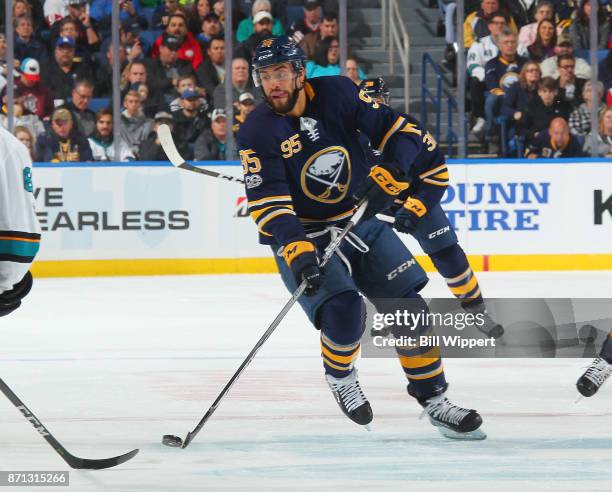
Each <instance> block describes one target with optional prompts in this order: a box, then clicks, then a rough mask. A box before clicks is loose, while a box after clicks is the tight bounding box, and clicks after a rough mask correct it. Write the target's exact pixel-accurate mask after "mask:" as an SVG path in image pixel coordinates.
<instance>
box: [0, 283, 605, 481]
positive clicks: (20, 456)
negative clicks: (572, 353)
mask: <svg viewBox="0 0 612 492" xmlns="http://www.w3.org/2000/svg"><path fill="white" fill-rule="evenodd" d="M431 278H432V280H431V282H430V284H429V285H428V286H427V288H426V291H425V295H428V296H445V297H446V296H448V295H449V294H448V291H447V289H446V287H445V285H444V284H443V282H442V280H441V278H440V277H439V276H437V275H431ZM479 279H480V283H481V286H482V288H483V291H484V292H485V293H486V294H487V296H489V297H495V296H499V297H503V296H507V297H511V296H515V297H521V296H534V297H555V296H556V297H571V296H577V293H579V294H580V295H582V296H594V297H609V296H610V293H611V292H612V289H611V286H612V272H592V273H587V272H585V273H569V272H559V273H481V274H479ZM287 297H288V294H287V292H286V291H285V289H284V287H283V286H282V284H281V282H280V279H279V278H278V277H277V276H276V275H235V276H184V277H132V278H95V279H41V280H38V281H37V282H36V285H35V288H34V290H33V292H32V294H31V296H30V297H28V298H27V299H26V300H25V302H24V306H23V308H22V309H20V310H18V311H17V312H15V313H14V315H12V316H10V317H7V318H3V319H2V320H0V346H1V348H2V350H1V354H0V374H1V376H2V378H3V379H4V380H5V381H6V382H7V383H8V384H9V385H10V386H11V387H12V388H13V389H14V390H15V392H16V393H17V394H18V395H19V396H20V397H21V398H22V399H23V400H24V401H25V403H26V404H27V405H28V406H29V407H30V408H31V410H32V411H33V412H34V413H35V414H36V415H37V416H38V417H39V418H40V419H41V420H42V422H43V423H44V424H45V425H46V426H47V427H48V428H49V430H50V431H51V432H52V433H53V434H54V435H55V436H56V437H57V438H58V439H59V440H60V442H62V443H63V444H64V445H65V446H66V448H67V449H68V450H69V451H71V452H72V453H73V454H76V455H78V456H81V457H88V458H102V457H108V456H113V455H118V454H122V453H124V452H127V451H128V450H130V449H132V448H134V447H138V448H140V454H139V455H138V456H136V458H134V459H133V460H132V461H129V462H128V463H125V464H123V465H121V466H118V467H116V468H113V469H110V470H104V471H74V470H73V471H71V486H70V488H69V489H68V490H73V491H78V492H86V491H105V492H110V491H113V492H114V491H164V492H174V491H196V490H197V491H201V490H216V489H223V488H233V489H250V490H270V489H279V490H289V489H290V488H291V489H294V490H306V489H314V488H317V489H320V490H336V491H338V490H345V489H348V488H351V489H355V490H374V489H383V490H413V491H418V492H422V491H444V492H446V491H449V492H454V491H466V492H467V491H469V492H476V491H493V490H494V491H495V492H504V491H516V490H521V492H525V491H548V490H550V491H555V492H559V491H572V492H578V491H579V492H587V491H596V490H597V491H610V490H612V466H611V460H612V383H608V386H607V387H606V386H604V387H603V389H602V390H601V392H600V394H598V395H596V396H595V397H593V398H590V399H582V400H581V401H580V402H578V403H575V400H576V397H577V392H576V390H575V382H576V379H577V378H578V376H579V375H580V374H581V372H582V371H583V367H584V365H585V364H586V363H588V360H586V359H539V360H522V359H521V360H518V359H499V360H491V359H487V360H482V359H480V360H457V359H454V360H447V361H446V362H445V367H446V373H447V377H448V379H449V381H450V382H451V388H450V390H449V395H450V396H451V398H452V399H453V400H454V401H456V402H457V403H460V404H463V405H465V406H469V407H472V408H476V409H478V410H479V411H480V412H481V413H482V415H483V417H484V421H485V423H484V425H483V428H484V429H485V430H486V432H487V433H488V436H489V437H488V439H487V440H486V441H482V442H453V441H449V440H446V439H444V438H442V437H441V436H440V435H439V434H438V432H437V431H436V430H435V429H434V428H433V427H432V426H431V425H430V424H429V423H428V422H427V421H426V420H425V419H423V420H419V419H418V416H419V414H420V411H419V410H420V408H419V407H418V405H417V403H416V402H415V401H414V400H412V399H411V398H409V397H408V396H407V394H406V391H405V381H404V379H403V376H402V375H401V371H400V368H399V364H398V363H397V361H396V360H391V359H363V360H361V361H360V362H359V369H360V377H361V381H362V385H363V387H364V388H365V390H366V392H367V394H368V396H369V399H370V401H371V403H372V407H373V410H374V414H375V420H374V422H373V431H372V432H370V433H368V432H366V431H364V430H362V429H361V428H359V427H358V426H357V425H355V424H353V423H352V422H350V421H349V420H348V419H347V418H346V417H344V416H343V415H342V414H341V413H340V411H339V409H338V407H337V405H336V403H335V402H334V400H333V398H332V396H331V395H330V392H329V390H328V388H327V386H326V384H325V382H324V379H323V372H322V368H321V360H320V357H319V344H318V336H317V333H316V332H315V331H314V330H313V329H312V328H311V327H310V326H309V325H308V322H307V320H306V318H305V316H304V315H303V314H302V312H301V311H300V309H299V308H298V307H296V308H294V309H293V310H292V311H291V313H290V314H289V315H288V316H287V318H286V319H285V321H284V322H283V323H282V324H281V326H280V327H279V328H278V330H277V331H276V332H275V333H274V335H273V336H272V338H271V339H270V340H269V341H268V343H267V344H266V345H265V346H264V347H263V349H262V350H261V352H260V353H259V355H258V356H257V358H256V359H255V360H254V361H253V363H252V365H251V366H250V367H249V369H248V370H247V372H246V373H245V374H244V376H243V377H242V378H241V379H240V380H239V381H238V383H237V384H236V386H235V387H234V388H233V390H232V392H231V393H230V396H229V397H228V398H227V399H226V400H225V401H223V403H222V404H221V406H220V407H219V408H218V410H217V412H216V414H215V415H214V416H213V418H212V419H211V420H210V421H209V423H208V424H207V425H206V426H205V427H204V429H203V430H202V432H201V433H200V434H199V435H198V436H197V438H196V439H195V441H194V442H193V443H192V444H191V446H189V447H188V448H187V449H184V450H183V449H173V448H167V447H164V446H162V445H161V443H160V441H161V436H162V435H163V434H168V433H174V434H178V435H181V436H183V435H184V434H185V433H186V432H187V431H188V430H190V429H191V428H192V427H193V426H194V425H195V424H196V423H197V421H198V420H199V419H200V417H201V416H202V415H203V413H204V412H205V411H206V409H207V408H208V407H209V405H210V404H211V402H212V401H213V399H214V398H215V397H216V395H217V394H218V392H219V391H220V390H221V388H222V387H223V386H224V384H225V382H226V381H227V379H228V378H229V377H230V376H231V374H232V373H233V372H234V370H235V369H236V368H237V367H238V365H239V364H240V362H241V361H242V360H243V358H244V356H245V355H246V354H247V353H248V351H249V350H250V349H251V347H252V346H253V345H254V343H255V342H256V341H257V339H258V338H259V337H260V335H261V334H262V333H263V331H264V330H265V328H266V327H267V325H268V324H269V323H270V322H271V321H272V319H273V318H274V316H275V315H276V313H277V312H278V311H279V310H280V308H281V307H282V306H283V304H284V302H285V301H286V299H287ZM611 328H612V327H611ZM0 446H1V448H0V449H1V452H0V470H66V469H68V467H67V465H66V464H65V463H64V462H63V461H62V460H61V459H60V458H59V457H58V456H57V455H56V454H55V452H54V451H53V450H52V449H51V448H50V447H49V446H48V444H47V443H46V442H44V440H43V439H41V437H40V436H39V435H38V434H37V433H36V432H35V431H34V429H32V428H31V427H30V424H29V423H28V422H26V421H25V420H24V418H23V417H22V416H21V415H20V414H19V413H18V412H17V410H16V409H15V408H14V407H13V405H12V404H11V403H10V402H9V401H8V400H6V399H5V398H3V397H2V396H0ZM14 490H27V489H26V488H21V489H14ZM34 490H40V489H38V488H37V489H34Z"/></svg>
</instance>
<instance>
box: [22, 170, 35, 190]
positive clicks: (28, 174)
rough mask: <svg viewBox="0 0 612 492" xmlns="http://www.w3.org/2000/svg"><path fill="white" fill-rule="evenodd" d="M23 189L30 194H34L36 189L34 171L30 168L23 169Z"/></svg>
mask: <svg viewBox="0 0 612 492" xmlns="http://www.w3.org/2000/svg"><path fill="white" fill-rule="evenodd" d="M23 187H24V189H25V190H26V191H29V192H30V193H32V191H33V190H34V187H33V186H32V169H30V168H29V167H24V168H23Z"/></svg>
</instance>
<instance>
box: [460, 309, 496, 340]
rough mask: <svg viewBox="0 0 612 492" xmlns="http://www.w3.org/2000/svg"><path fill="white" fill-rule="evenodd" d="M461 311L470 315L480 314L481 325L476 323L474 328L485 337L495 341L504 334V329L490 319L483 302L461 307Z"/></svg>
mask: <svg viewBox="0 0 612 492" xmlns="http://www.w3.org/2000/svg"><path fill="white" fill-rule="evenodd" d="M463 309H464V310H465V311H467V312H468V313H471V314H482V319H483V324H482V325H480V324H479V323H476V328H478V330H479V331H481V332H482V333H484V334H485V335H486V336H488V337H492V338H495V339H497V338H500V337H501V336H502V335H503V334H504V327H503V326H502V325H500V324H499V323H498V322H497V321H495V320H494V319H493V318H491V316H490V315H489V313H488V312H487V308H486V307H485V305H484V302H479V303H476V304H468V305H467V306H463Z"/></svg>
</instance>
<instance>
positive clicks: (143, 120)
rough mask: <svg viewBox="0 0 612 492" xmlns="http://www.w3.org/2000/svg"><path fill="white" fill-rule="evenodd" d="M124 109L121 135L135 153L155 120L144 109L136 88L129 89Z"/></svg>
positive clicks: (125, 97)
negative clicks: (148, 116)
mask: <svg viewBox="0 0 612 492" xmlns="http://www.w3.org/2000/svg"><path fill="white" fill-rule="evenodd" d="M123 107H124V110H123V111H122V112H121V127H120V130H121V137H122V138H123V139H124V140H125V141H126V142H127V144H128V145H129V146H130V149H131V150H132V152H133V153H134V154H136V153H137V152H138V148H139V146H140V144H141V143H142V142H143V141H144V140H145V139H146V138H147V137H148V136H149V133H150V132H151V127H152V126H153V121H152V120H151V119H150V118H147V116H146V115H145V114H144V111H143V110H142V99H141V96H140V94H139V93H138V92H137V91H135V90H129V91H128V92H127V94H126V95H125V96H124V97H123Z"/></svg>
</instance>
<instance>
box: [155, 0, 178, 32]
mask: <svg viewBox="0 0 612 492" xmlns="http://www.w3.org/2000/svg"><path fill="white" fill-rule="evenodd" d="M179 7H180V5H179V0H163V2H161V5H160V6H159V7H157V9H156V10H155V12H153V17H152V18H151V29H153V30H154V31H164V30H165V29H166V27H168V23H169V22H170V17H171V16H172V15H174V14H175V13H176V12H177V11H178V10H179Z"/></svg>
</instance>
